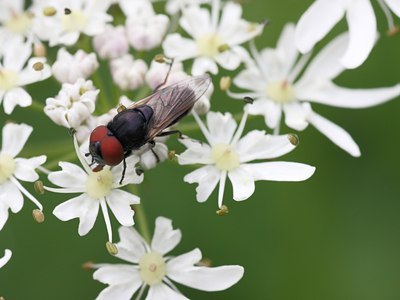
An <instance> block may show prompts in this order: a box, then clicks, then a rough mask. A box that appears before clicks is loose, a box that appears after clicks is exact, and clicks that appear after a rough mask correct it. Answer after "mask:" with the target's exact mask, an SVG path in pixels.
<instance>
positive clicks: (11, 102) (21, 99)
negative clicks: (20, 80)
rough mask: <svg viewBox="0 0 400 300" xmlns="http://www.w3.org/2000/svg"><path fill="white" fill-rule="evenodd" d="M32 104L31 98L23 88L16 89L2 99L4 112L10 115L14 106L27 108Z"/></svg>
mask: <svg viewBox="0 0 400 300" xmlns="http://www.w3.org/2000/svg"><path fill="white" fill-rule="evenodd" d="M31 104H32V97H31V95H29V94H28V93H27V92H26V91H25V90H24V89H23V88H20V87H17V88H14V89H12V90H10V91H8V92H6V93H5V95H4V99H3V107H4V112H5V113H6V114H8V115H9V114H11V113H12V112H13V110H14V108H15V106H17V105H19V106H21V107H27V106H29V105H31Z"/></svg>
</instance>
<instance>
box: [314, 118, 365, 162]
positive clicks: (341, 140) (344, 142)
mask: <svg viewBox="0 0 400 300" xmlns="http://www.w3.org/2000/svg"><path fill="white" fill-rule="evenodd" d="M307 119H308V121H309V122H310V123H311V124H312V125H313V126H314V127H315V128H317V129H318V130H319V131H320V132H321V133H322V134H324V135H325V136H326V137H327V138H328V139H330V140H331V141H332V142H333V143H335V144H336V145H337V146H339V147H340V148H342V149H343V150H344V151H346V152H348V153H349V154H351V155H352V156H355V157H358V156H360V155H361V152H360V148H359V147H358V145H357V144H356V142H355V141H354V140H353V138H352V137H351V136H350V134H349V133H348V132H347V131H346V130H344V129H343V128H342V127H339V126H338V125H336V124H334V123H332V122H331V121H329V120H328V119H325V118H324V117H322V116H320V115H318V114H316V113H315V112H311V113H310V114H309V116H308V118H307Z"/></svg>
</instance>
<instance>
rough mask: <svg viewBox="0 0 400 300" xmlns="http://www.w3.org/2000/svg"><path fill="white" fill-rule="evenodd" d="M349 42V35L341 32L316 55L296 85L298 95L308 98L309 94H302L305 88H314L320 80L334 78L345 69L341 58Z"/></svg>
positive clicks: (304, 98)
mask: <svg viewBox="0 0 400 300" xmlns="http://www.w3.org/2000/svg"><path fill="white" fill-rule="evenodd" d="M348 43H349V35H348V34H347V33H345V34H341V35H339V36H338V37H336V38H335V39H333V40H332V41H331V42H330V43H329V44H328V45H326V46H325V47H324V48H323V49H322V50H321V51H320V52H319V53H318V54H317V55H316V56H315V58H314V59H313V60H312V61H311V63H310V65H309V66H308V67H307V69H306V71H305V72H304V74H303V76H302V77H301V79H300V80H299V81H298V82H297V83H296V85H295V86H296V96H297V97H299V98H300V99H302V100H307V96H301V95H302V94H301V93H302V92H303V90H304V89H306V88H309V87H310V86H311V87H312V88H314V87H315V86H318V83H319V82H320V81H325V80H329V79H334V78H336V77H337V76H338V75H339V74H340V73H342V72H343V71H344V70H345V68H344V66H343V65H342V64H340V62H339V60H340V58H341V57H342V56H343V54H344V53H345V51H346V48H347V46H348Z"/></svg>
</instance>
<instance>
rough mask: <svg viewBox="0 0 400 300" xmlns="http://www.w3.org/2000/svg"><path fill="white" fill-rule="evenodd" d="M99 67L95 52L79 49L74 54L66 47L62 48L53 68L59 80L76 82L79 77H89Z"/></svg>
mask: <svg viewBox="0 0 400 300" xmlns="http://www.w3.org/2000/svg"><path fill="white" fill-rule="evenodd" d="M98 67H99V63H98V61H97V58H96V54H95V53H89V54H88V53H86V52H85V51H83V50H78V51H77V52H76V53H75V54H74V55H72V54H70V53H69V52H68V51H67V50H66V49H65V48H60V49H59V50H58V52H57V60H56V61H55V62H54V64H53V65H52V67H51V69H52V71H53V75H54V77H55V78H56V79H57V80H58V81H59V82H61V83H66V82H67V83H75V82H76V81H77V80H78V79H79V78H83V79H87V78H88V77H89V76H90V75H92V74H93V73H94V72H95V71H96V70H97V68H98Z"/></svg>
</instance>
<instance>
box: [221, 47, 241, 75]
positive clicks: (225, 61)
mask: <svg viewBox="0 0 400 300" xmlns="http://www.w3.org/2000/svg"><path fill="white" fill-rule="evenodd" d="M215 61H216V62H217V63H218V64H219V65H220V66H221V67H223V68H224V69H226V70H231V71H232V70H235V69H237V68H238V67H239V65H240V63H241V61H242V60H241V57H240V56H239V55H238V54H236V53H235V52H234V51H224V52H222V53H219V54H218V55H217V56H215Z"/></svg>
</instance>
